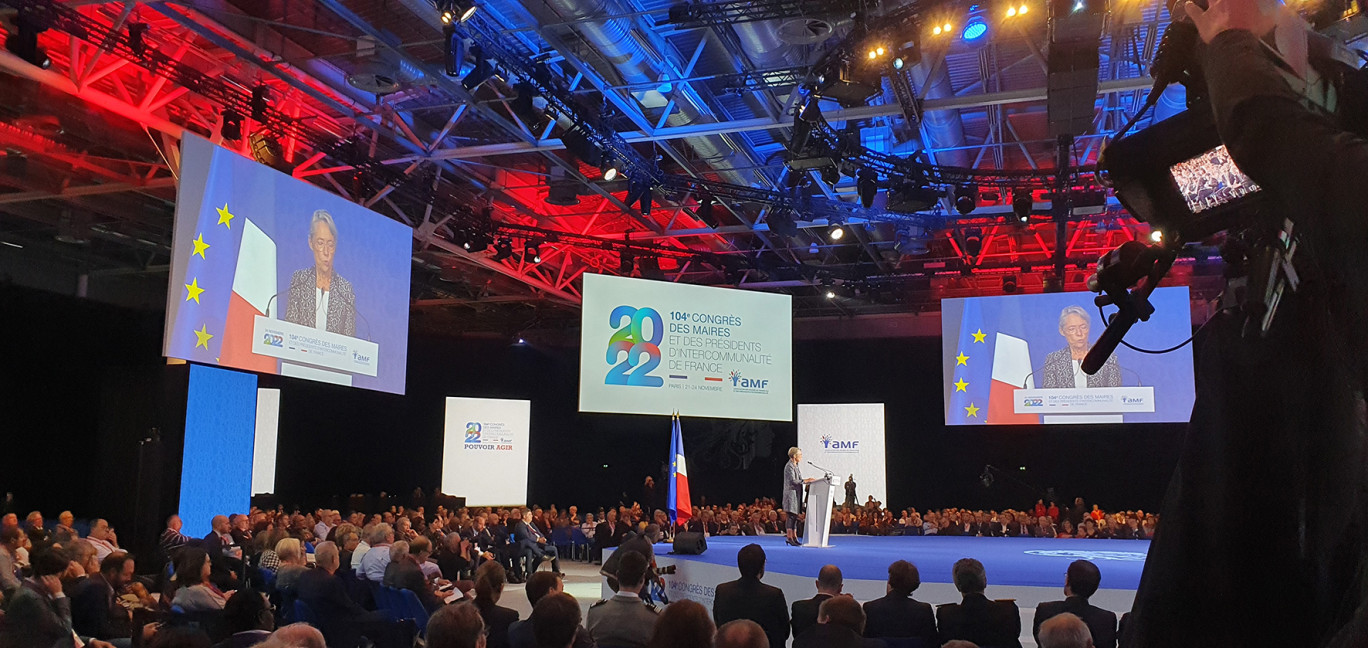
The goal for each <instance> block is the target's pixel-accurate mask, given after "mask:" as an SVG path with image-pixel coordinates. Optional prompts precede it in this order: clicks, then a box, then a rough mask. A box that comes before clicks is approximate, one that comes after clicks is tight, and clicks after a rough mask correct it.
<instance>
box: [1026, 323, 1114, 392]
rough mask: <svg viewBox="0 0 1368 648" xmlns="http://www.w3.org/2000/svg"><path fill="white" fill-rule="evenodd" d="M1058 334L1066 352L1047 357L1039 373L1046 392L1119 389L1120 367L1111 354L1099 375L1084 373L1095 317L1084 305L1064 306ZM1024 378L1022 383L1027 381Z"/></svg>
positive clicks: (1063, 350) (1062, 350)
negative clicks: (1084, 360) (1102, 388)
mask: <svg viewBox="0 0 1368 648" xmlns="http://www.w3.org/2000/svg"><path fill="white" fill-rule="evenodd" d="M1059 334H1060V335H1062V336H1063V337H1064V341H1065V343H1066V345H1065V347H1064V348H1063V349H1060V350H1058V351H1055V352H1053V353H1051V354H1049V355H1047V356H1045V366H1044V367H1043V368H1041V370H1040V383H1041V384H1040V386H1041V388H1043V389H1082V388H1096V387H1120V386H1121V364H1120V363H1119V362H1117V360H1116V354H1112V355H1111V357H1109V358H1107V361H1106V362H1105V363H1104V364H1103V365H1102V368H1101V369H1100V370H1098V372H1097V373H1095V374H1093V375H1091V376H1089V375H1088V374H1085V373H1083V367H1082V363H1083V358H1084V357H1085V356H1087V355H1088V347H1089V346H1090V345H1091V343H1090V340H1091V339H1092V338H1091V334H1092V317H1091V316H1090V315H1088V311H1087V310H1086V309H1084V308H1083V307H1081V306H1065V307H1064V310H1062V311H1060V312H1059ZM1026 378H1027V377H1026V376H1022V382H1026Z"/></svg>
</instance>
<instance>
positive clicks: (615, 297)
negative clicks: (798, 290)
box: [580, 274, 793, 421]
mask: <svg viewBox="0 0 1368 648" xmlns="http://www.w3.org/2000/svg"><path fill="white" fill-rule="evenodd" d="M583 313H584V319H583V329H582V330H583V334H582V335H583V337H582V339H581V345H580V411H581V412H613V413H622V414H671V413H674V412H679V413H680V414H682V415H684V416H709V417H715V418H734V419H755V420H766V421H791V420H793V303H792V298H791V297H789V296H788V295H775V294H770V293H761V292H751V291H746V290H733V289H728V288H712V287H708V286H695V285H690V284H677V283H670V282H664V281H647V280H643V279H631V278H627V277H615V276H610V275H597V274H585V275H584V303H583Z"/></svg>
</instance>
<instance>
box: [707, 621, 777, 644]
mask: <svg viewBox="0 0 1368 648" xmlns="http://www.w3.org/2000/svg"><path fill="white" fill-rule="evenodd" d="M713 648H770V642H769V636H768V635H766V634H765V630H764V629H763V628H761V627H760V624H758V623H756V622H754V621H751V620H750V619H736V620H734V621H728V622H726V623H724V624H722V625H720V626H718V627H717V635H716V636H715V637H714V638H713Z"/></svg>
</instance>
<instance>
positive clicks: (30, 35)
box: [5, 5, 52, 70]
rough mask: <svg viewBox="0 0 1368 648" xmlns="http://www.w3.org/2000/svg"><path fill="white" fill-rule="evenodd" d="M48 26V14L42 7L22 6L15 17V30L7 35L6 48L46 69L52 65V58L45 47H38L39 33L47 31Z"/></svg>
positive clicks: (26, 60)
mask: <svg viewBox="0 0 1368 648" xmlns="http://www.w3.org/2000/svg"><path fill="white" fill-rule="evenodd" d="M48 27H49V18H48V14H47V12H46V11H45V10H44V9H43V8H42V7H38V6H30V5H26V6H23V7H20V8H19V13H18V14H17V15H15V17H14V31H12V32H10V33H9V35H8V36H6V37H5V49H7V50H9V52H10V53H11V54H13V55H15V56H17V57H19V58H21V59H23V60H24V61H25V62H26V63H29V64H31V65H36V66H38V67H40V68H42V69H44V70H46V69H48V68H49V67H52V59H50V58H48V55H47V53H46V52H44V51H43V48H41V47H38V34H41V33H43V32H45V31H47V30H48Z"/></svg>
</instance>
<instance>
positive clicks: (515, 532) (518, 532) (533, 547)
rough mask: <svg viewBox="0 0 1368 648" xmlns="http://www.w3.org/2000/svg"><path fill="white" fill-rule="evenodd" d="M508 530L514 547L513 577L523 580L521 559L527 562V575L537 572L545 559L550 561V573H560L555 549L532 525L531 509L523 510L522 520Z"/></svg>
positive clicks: (558, 557) (558, 559) (558, 558)
mask: <svg viewBox="0 0 1368 648" xmlns="http://www.w3.org/2000/svg"><path fill="white" fill-rule="evenodd" d="M509 530H510V532H511V534H512V538H511V539H512V541H513V544H514V545H515V546H516V549H514V553H513V572H514V575H515V576H518V577H520V578H525V577H524V576H523V574H522V573H521V568H522V562H523V559H526V560H527V572H528V573H529V574H530V573H532V572H534V571H537V568H538V567H540V566H541V564H542V561H544V560H546V559H547V558H550V559H551V571H553V572H557V573H559V572H560V556H559V555H558V554H557V552H556V547H555V545H552V544H550V543H549V542H547V541H546V536H545V535H543V534H542V532H541V530H540V529H538V528H537V527H536V526H534V525H533V524H532V511H531V509H523V512H522V519H521V520H519V521H518V522H516V523H514V524H513V525H512V526H511V528H510V529H509Z"/></svg>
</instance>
